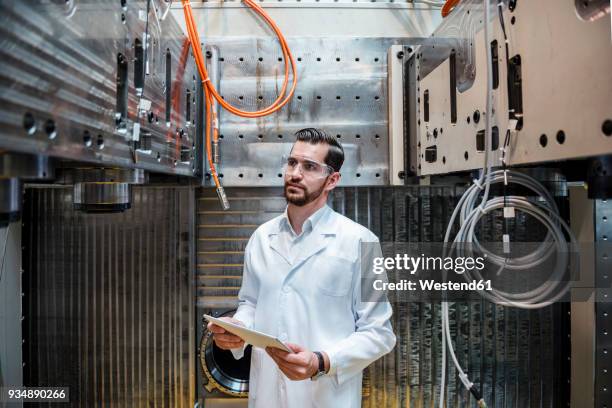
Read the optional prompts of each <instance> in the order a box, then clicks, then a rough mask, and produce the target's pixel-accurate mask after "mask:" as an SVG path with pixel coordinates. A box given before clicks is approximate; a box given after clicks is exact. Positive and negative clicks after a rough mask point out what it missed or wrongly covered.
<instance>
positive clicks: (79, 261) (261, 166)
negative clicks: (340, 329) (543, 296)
mask: <svg viewBox="0 0 612 408" xmlns="http://www.w3.org/2000/svg"><path fill="white" fill-rule="evenodd" d="M487 1H488V0H461V1H457V0H449V1H442V0H434V1H430V0H406V1H396V0H383V1H378V0H377V1H369V0H367V1H365V0H363V1H362V0H350V1H349V0H346V1H345V0H312V1H306V0H291V1H287V0H283V1H282V2H281V1H280V0H278V1H272V0H262V1H258V2H254V1H253V0H244V1H243V2H237V1H219V2H217V1H199V0H195V1H194V0H191V1H171V0H96V1H94V0H27V1H10V0H0V33H1V34H2V35H1V37H0V38H1V39H0V101H1V102H2V103H0V124H1V125H2V126H1V127H0V172H1V173H0V262H1V264H0V265H1V266H0V340H1V341H0V388H2V387H3V386H6V385H20V386H30V387H34V386H39V387H45V386H69V387H70V395H71V398H70V401H71V405H74V406H83V407H89V406H98V405H116V406H126V407H128V406H129V407H131V406H151V405H155V406H157V405H162V406H171V407H179V406H180V407H183V406H185V407H186V406H189V407H193V406H200V407H208V408H214V407H222V406H224V407H229V406H232V407H233V406H236V407H238V406H240V407H244V406H246V399H245V397H246V396H247V393H248V374H249V360H248V352H247V358H246V359H242V360H239V361H236V360H234V359H233V358H232V356H231V354H230V353H229V352H226V351H223V350H221V349H219V348H217V347H216V346H215V345H214V342H213V341H212V338H211V334H210V333H209V332H208V331H207V329H206V327H205V325H204V323H203V322H202V321H201V316H202V314H203V313H208V314H213V315H217V316H221V315H227V316H229V315H231V314H232V313H233V312H234V310H235V308H236V306H237V294H238V290H239V288H240V285H241V279H242V267H243V256H244V248H245V245H246V243H247V241H248V239H249V237H250V235H251V234H252V233H253V231H254V230H255V229H256V228H257V227H258V226H259V225H261V224H262V223H264V222H266V221H268V220H270V219H272V218H274V217H275V216H277V215H279V214H280V213H282V212H283V210H284V208H285V205H286V202H285V199H284V197H283V191H282V188H281V187H282V186H283V174H282V164H283V163H282V162H281V157H282V156H283V155H284V154H286V153H287V152H289V150H290V148H291V146H292V144H293V142H294V138H293V135H294V133H295V131H297V130H299V129H301V128H304V127H310V126H316V127H320V128H323V129H325V130H326V131H327V132H329V133H330V134H332V135H335V137H337V139H338V140H339V141H340V142H341V143H342V145H343V146H344V149H345V154H346V160H345V165H344V167H343V168H342V182H341V185H340V187H339V188H338V189H336V190H335V191H334V194H333V196H332V197H330V201H329V205H330V206H331V207H332V208H334V209H335V210H336V211H337V212H339V213H342V214H344V215H346V216H347V217H349V218H351V219H353V220H355V221H357V222H359V223H361V224H363V225H365V226H366V227H368V228H369V229H371V230H372V231H373V232H374V233H375V234H376V235H377V236H378V237H379V238H380V240H381V242H401V243H406V242H443V241H447V242H448V241H449V240H450V242H452V240H453V239H454V237H455V236H457V237H459V238H457V240H459V241H462V240H466V241H469V240H470V239H471V240H472V242H473V241H474V238H473V237H472V238H469V237H470V235H469V234H468V233H467V232H466V230H469V229H470V227H473V228H472V230H474V231H477V234H478V237H479V238H478V239H481V238H482V240H484V239H485V237H486V239H489V240H491V241H503V242H504V243H506V242H510V241H513V240H514V239H515V238H516V239H518V238H517V237H521V238H522V239H523V240H532V241H534V242H540V241H541V242H544V241H547V240H548V239H549V238H550V237H551V236H555V237H556V238H557V241H556V242H561V243H562V244H567V245H568V246H569V245H574V244H575V245H579V244H580V245H583V246H584V245H586V246H587V247H588V249H587V253H588V255H587V256H584V255H583V256H582V257H581V258H580V266H581V271H583V272H584V273H581V276H580V281H579V283H578V284H576V285H574V287H573V288H572V290H571V291H570V295H571V298H570V300H571V301H564V302H554V304H550V305H548V304H539V303H538V302H534V303H530V300H529V299H527V300H526V301H525V302H524V303H523V302H522V301H521V302H518V301H517V302H516V303H515V304H514V306H517V307H508V303H504V299H501V300H500V298H496V299H488V298H483V299H482V300H481V301H479V302H473V303H465V304H464V303H461V302H456V303H450V304H449V303H448V302H447V303H440V302H437V303H436V302H429V303H412V302H409V301H407V300H406V299H404V298H402V295H398V297H397V298H394V299H393V302H394V316H393V326H394V329H395V331H396V334H397V336H398V345H397V347H396V349H395V350H394V351H393V352H392V353H390V354H389V355H387V356H385V357H384V358H383V359H381V360H379V361H377V362H376V363H374V364H372V365H371V366H370V367H368V369H367V370H366V373H365V376H364V382H363V394H362V395H363V406H364V407H400V406H402V407H424V406H428V407H432V406H440V407H442V406H446V407H448V408H450V407H468V406H475V405H474V404H477V403H478V404H479V403H480V401H482V402H484V401H486V404H487V406H489V407H503V406H520V407H528V406H550V407H558V406H572V407H586V406H598V407H599V406H610V405H612V397H610V395H609V392H608V390H609V389H610V381H609V375H608V374H607V364H608V363H609V361H608V360H609V357H608V356H609V354H608V350H609V349H610V342H609V339H608V333H609V331H610V330H612V327H611V326H610V324H609V321H608V313H609V312H612V311H611V310H608V309H609V307H608V304H609V301H608V300H607V299H608V295H609V294H612V293H609V291H610V284H609V282H608V279H609V277H608V271H609V269H610V268H609V267H610V265H609V262H610V261H609V259H610V257H609V254H610V253H611V252H610V251H611V248H610V247H609V245H608V244H609V242H608V241H609V237H610V231H609V218H610V201H609V199H610V198H612V178H611V177H612V176H611V174H612V166H611V164H612V47H611V46H610V32H611V31H610V30H611V29H610V24H611V16H610V3H609V2H608V1H605V0H604V1H601V0H587V1H582V0H576V1H572V0H563V1H558V0H540V1H537V2H535V1H526V0H489V1H488V2H487ZM259 9H261V10H262V11H263V13H265V14H266V15H267V16H269V17H270V18H271V19H272V20H273V21H274V22H275V23H276V24H277V25H278V27H279V28H278V30H279V31H278V32H276V31H275V30H274V29H273V26H272V25H269V24H266V23H265V20H262V14H261V13H260V11H258V10H259ZM443 16H444V17H443ZM294 82H295V86H293V83H294ZM485 189H486V191H487V194H488V192H489V189H490V196H487V198H485V199H483V201H482V202H480V201H479V200H480V199H482V196H483V193H481V191H485ZM496 200H497V201H496ZM478 203H480V207H478V205H477V204H478ZM509 203H510V204H509ZM534 203H536V204H538V205H540V204H541V206H540V207H538V208H544V210H545V214H544V215H542V216H540V218H538V214H540V213H537V211H536V212H535V215H534V212H530V209H531V208H532V204H534ZM510 207H512V210H508V208H510ZM479 208H480V211H481V213H482V214H480V215H478V216H477V217H473V218H470V217H467V215H469V214H472V212H476V211H479V210H478V209H479ZM466 219H467V220H466ZM474 220H475V221H474ZM534 220H535V221H538V220H539V221H542V222H534ZM470 222H473V223H474V224H470ZM475 224H478V226H477V227H475V226H474V225H475ZM447 231H448V232H447ZM455 234H456V235H455ZM534 304H535V305H536V306H538V307H537V308H536V307H533V308H532V307H531V306H533V305H534ZM510 306H512V305H510ZM522 306H525V307H522ZM446 324H449V330H448V331H446V329H445V327H446V326H445V325H446ZM447 350H449V352H451V351H452V353H453V354H452V356H455V357H457V360H458V361H457V362H456V363H455V362H453V361H452V360H451V354H446V353H447ZM68 356H69V357H70V358H68ZM464 369H465V373H464V372H463V370H464ZM568 384H569V385H568ZM441 385H442V386H441ZM470 393H471V395H473V397H471V396H470ZM477 395H478V397H480V398H478V397H477V398H474V397H476V396H477ZM2 398H3V397H2V396H0V404H1V403H2V402H5V400H4V399H2ZM441 401H442V402H441ZM480 406H484V405H482V404H481V405H480Z"/></svg>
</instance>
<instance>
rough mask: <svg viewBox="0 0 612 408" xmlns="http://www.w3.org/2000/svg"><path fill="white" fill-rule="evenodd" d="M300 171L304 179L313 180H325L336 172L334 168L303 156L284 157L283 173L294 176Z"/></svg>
mask: <svg viewBox="0 0 612 408" xmlns="http://www.w3.org/2000/svg"><path fill="white" fill-rule="evenodd" d="M295 171H298V172H299V173H301V174H302V176H304V177H309V178H313V179H319V178H325V177H327V176H329V175H330V174H332V173H333V172H334V169H333V167H331V166H329V165H327V164H325V163H320V162H318V161H316V160H312V159H309V158H307V157H303V156H296V155H290V156H284V157H283V172H284V173H285V174H293V173H294V172H295Z"/></svg>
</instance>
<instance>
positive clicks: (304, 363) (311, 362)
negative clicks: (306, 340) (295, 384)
mask: <svg viewBox="0 0 612 408" xmlns="http://www.w3.org/2000/svg"><path fill="white" fill-rule="evenodd" d="M285 344H286V345H287V347H289V348H290V349H291V350H292V351H293V353H288V352H286V351H283V350H280V349H277V348H273V347H266V352H267V353H268V355H270V357H272V360H274V362H275V363H276V365H277V366H278V368H279V369H280V370H281V371H282V372H283V373H284V374H285V375H286V376H287V378H289V379H290V380H293V381H300V380H306V379H309V378H310V377H312V376H313V375H315V374H316V373H317V371H319V359H318V358H317V356H316V354H315V353H313V352H312V351H310V350H306V349H305V348H303V347H302V346H298V345H297V344H292V343H285Z"/></svg>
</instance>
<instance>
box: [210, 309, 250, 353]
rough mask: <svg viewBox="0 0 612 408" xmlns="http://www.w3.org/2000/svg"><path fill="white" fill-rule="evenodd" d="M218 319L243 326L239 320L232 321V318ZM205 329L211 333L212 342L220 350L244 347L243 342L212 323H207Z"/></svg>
mask: <svg viewBox="0 0 612 408" xmlns="http://www.w3.org/2000/svg"><path fill="white" fill-rule="evenodd" d="M219 319H221V320H225V321H226V322H230V323H234V324H239V325H240V326H244V323H242V322H241V321H240V320H236V319H234V318H233V317H220V318H219ZM207 327H208V330H210V331H211V332H212V333H213V340H214V341H215V344H216V345H217V347H219V348H220V349H223V350H230V349H235V348H240V347H242V346H244V340H242V339H241V338H240V337H238V336H236V335H235V334H232V333H230V332H228V331H227V330H225V329H224V328H223V327H221V326H217V325H216V324H214V323H212V322H209V323H208V326H207Z"/></svg>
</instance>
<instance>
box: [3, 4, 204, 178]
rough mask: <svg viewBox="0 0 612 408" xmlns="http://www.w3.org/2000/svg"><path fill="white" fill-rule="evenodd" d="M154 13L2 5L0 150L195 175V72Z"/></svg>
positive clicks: (177, 38)
mask: <svg viewBox="0 0 612 408" xmlns="http://www.w3.org/2000/svg"><path fill="white" fill-rule="evenodd" d="M147 4H148V2H147V1H145V0H141V1H133V0H130V1H123V2H120V1H118V0H105V1H96V2H92V1H76V0H68V1H66V2H64V1H42V2H41V1H33V0H28V1H8V0H6V1H5V0H2V1H0V37H1V38H2V40H1V44H0V102H1V103H0V126H1V128H2V130H1V132H0V148H2V149H7V150H15V151H20V152H25V153H36V154H44V155H49V156H53V157H61V158H66V159H72V160H78V161H87V162H93V163H104V164H113V165H118V166H123V167H139V168H143V169H147V170H152V171H157V172H166V173H177V174H184V175H192V174H193V172H194V171H193V168H192V163H194V162H195V161H194V160H193V158H192V157H193V153H194V152H193V145H194V141H195V122H194V120H195V117H196V107H195V103H194V102H195V86H196V77H195V75H196V71H195V69H194V68H195V64H194V63H193V60H192V59H191V58H190V53H189V49H190V46H189V43H188V42H187V41H186V38H185V36H184V35H183V33H182V31H181V29H180V27H179V26H178V24H177V23H176V21H174V19H173V17H172V15H170V17H168V18H166V19H165V20H163V21H161V20H160V18H161V15H162V13H163V12H164V9H165V8H166V7H167V5H166V2H163V1H159V0H154V1H151V2H150V5H151V7H150V8H149V11H148V13H147ZM147 31H148V33H149V35H148V38H147V40H145V37H146V35H145V33H146V32H147ZM166 85H168V86H166ZM141 93H142V96H141V95H140V94H141ZM139 106H140V107H142V109H141V110H140V112H141V114H140V115H139Z"/></svg>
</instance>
